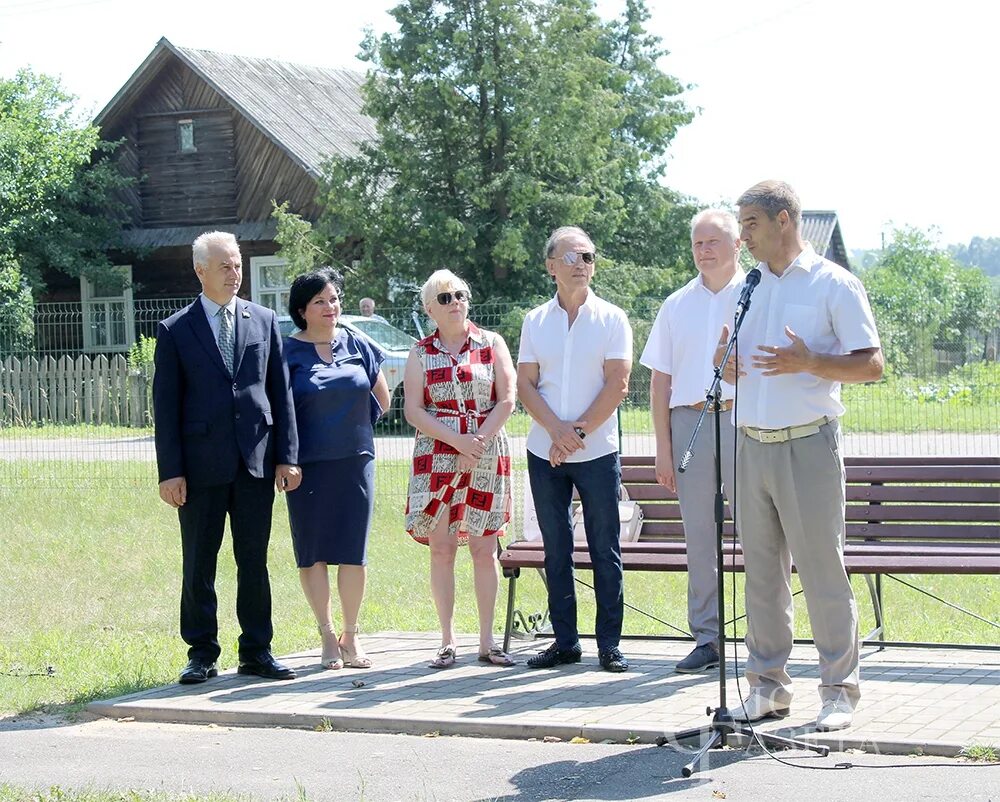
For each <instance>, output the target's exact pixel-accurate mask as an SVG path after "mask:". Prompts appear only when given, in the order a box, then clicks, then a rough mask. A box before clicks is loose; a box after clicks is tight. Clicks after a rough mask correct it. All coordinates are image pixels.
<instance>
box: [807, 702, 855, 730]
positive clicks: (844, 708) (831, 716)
mask: <svg viewBox="0 0 1000 802" xmlns="http://www.w3.org/2000/svg"><path fill="white" fill-rule="evenodd" d="M853 722H854V711H853V710H852V709H851V706H850V705H849V704H847V702H842V701H840V700H839V699H834V700H832V701H829V702H823V707H822V708H820V711H819V715H818V716H816V729H817V730H842V729H845V728H847V727H850V726H851V724H852V723H853Z"/></svg>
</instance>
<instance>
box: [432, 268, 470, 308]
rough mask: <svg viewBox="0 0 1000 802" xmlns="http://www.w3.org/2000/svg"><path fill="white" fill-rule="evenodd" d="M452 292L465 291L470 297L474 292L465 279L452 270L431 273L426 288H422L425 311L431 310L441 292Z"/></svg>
mask: <svg viewBox="0 0 1000 802" xmlns="http://www.w3.org/2000/svg"><path fill="white" fill-rule="evenodd" d="M452 290H465V291H466V292H467V293H469V294H470V295H471V294H472V290H470V289H469V285H468V284H466V282H465V280H464V279H461V278H459V277H458V276H456V275H455V274H454V273H452V272H451V271H450V270H435V271H434V272H433V273H431V275H430V277H429V278H428V279H427V281H425V282H424V286H423V287H421V288H420V298H421V300H422V301H423V302H424V309H430V308H431V301H433V300H434V299H435V298H436V297H437V294H438V293H439V292H449V291H452Z"/></svg>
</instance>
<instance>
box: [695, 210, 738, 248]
mask: <svg viewBox="0 0 1000 802" xmlns="http://www.w3.org/2000/svg"><path fill="white" fill-rule="evenodd" d="M705 222H713V223H715V224H716V225H717V226H718V227H719V228H721V229H722V230H723V231H725V232H726V233H727V234H728V235H729V238H730V239H731V240H732V241H733V242H739V240H740V224H739V222H738V221H737V220H736V215H734V214H733V213H732V212H730V211H727V210H725V209H718V208H712V209H702V210H701V211H700V212H698V214H696V215H695V216H694V217H692V218H691V239H692V240H694V230H695V229H696V228H697V227H698V226H700V225H701V224H702V223H705Z"/></svg>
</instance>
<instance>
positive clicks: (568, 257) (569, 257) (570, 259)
mask: <svg viewBox="0 0 1000 802" xmlns="http://www.w3.org/2000/svg"><path fill="white" fill-rule="evenodd" d="M581 256H582V257H583V261H584V262H586V263H587V264H588V265H592V264H594V260H595V259H596V258H597V254H596V253H594V252H593V251H566V253H564V254H563V255H562V260H563V261H564V262H565V263H566V264H568V265H575V264H576V263H577V260H578V259H579V258H580V257H581Z"/></svg>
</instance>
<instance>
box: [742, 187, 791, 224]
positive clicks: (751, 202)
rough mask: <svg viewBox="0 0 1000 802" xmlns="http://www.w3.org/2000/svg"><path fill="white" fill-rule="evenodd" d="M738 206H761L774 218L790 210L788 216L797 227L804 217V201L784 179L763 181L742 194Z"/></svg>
mask: <svg viewBox="0 0 1000 802" xmlns="http://www.w3.org/2000/svg"><path fill="white" fill-rule="evenodd" d="M736 205H737V206H759V207H760V208H761V209H763V210H764V213H765V214H766V215H767V216H768V217H769V218H770V219H771V220H773V219H774V218H775V217H777V216H778V213H779V212H781V211H786V212H788V217H789V219H790V220H791V221H792V225H793V226H795V228H796V229H798V227H799V221H800V220H801V219H802V201H800V200H799V196H798V193H797V192H796V191H795V190H794V189H792V188H791V186H790V185H788V184H786V183H785V182H784V181H773V180H772V181H761V182H760V183H759V184H754V185H753V186H752V187H750V189H748V190H747V191H746V192H744V193H743V194H742V195H740V197H739V199H738V200H737V201H736Z"/></svg>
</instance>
